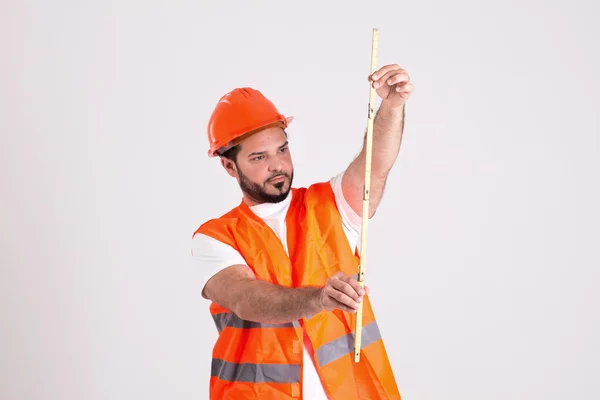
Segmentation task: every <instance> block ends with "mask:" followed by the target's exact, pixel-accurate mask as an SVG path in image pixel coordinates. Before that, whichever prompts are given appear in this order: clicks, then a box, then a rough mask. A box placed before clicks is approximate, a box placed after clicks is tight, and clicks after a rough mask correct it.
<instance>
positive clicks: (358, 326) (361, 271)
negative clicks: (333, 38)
mask: <svg viewBox="0 0 600 400" xmlns="http://www.w3.org/2000/svg"><path fill="white" fill-rule="evenodd" d="M378 40H379V30H378V29H377V28H374V29H373V39H372V45H371V74H370V75H369V78H370V76H371V75H372V74H373V73H375V71H376V69H377V49H378ZM374 109H375V88H374V87H373V81H371V79H369V113H368V120H367V140H366V145H365V186H364V190H363V208H362V229H361V242H360V264H359V265H358V282H359V283H360V285H361V286H362V287H364V286H365V283H364V281H365V264H366V255H367V225H368V222H369V195H370V193H369V192H370V190H371V153H372V146H373V119H374V114H375V111H374ZM363 303H364V302H363V301H361V302H360V303H359V305H358V310H357V312H356V319H355V332H356V333H355V336H354V362H359V361H360V350H361V340H362V317H363Z"/></svg>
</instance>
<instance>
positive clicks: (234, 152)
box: [220, 144, 241, 165]
mask: <svg viewBox="0 0 600 400" xmlns="http://www.w3.org/2000/svg"><path fill="white" fill-rule="evenodd" d="M240 150H241V147H240V145H239V144H238V145H236V146H233V147H232V148H230V149H228V150H227V151H224V152H223V153H221V154H220V156H221V157H225V158H227V159H229V160H231V161H233V162H234V163H235V164H236V165H237V157H238V154H239V152H240Z"/></svg>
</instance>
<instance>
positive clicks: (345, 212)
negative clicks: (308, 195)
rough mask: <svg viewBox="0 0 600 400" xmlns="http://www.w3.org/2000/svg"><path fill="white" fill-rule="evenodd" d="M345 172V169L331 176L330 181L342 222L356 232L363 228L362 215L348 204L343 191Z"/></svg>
mask: <svg viewBox="0 0 600 400" xmlns="http://www.w3.org/2000/svg"><path fill="white" fill-rule="evenodd" d="M344 172H345V171H342V172H340V173H339V174H337V175H336V176H334V177H333V178H331V181H330V183H331V187H332V188H333V193H334V195H335V202H336V204H337V208H338V210H339V212H340V215H341V216H342V224H343V225H344V227H345V228H347V229H350V230H351V231H353V232H354V233H358V232H360V230H361V228H362V217H361V216H360V215H358V214H357V213H356V211H354V210H353V209H352V207H350V204H348V201H346V198H345V197H344V193H343V191H342V178H343V177H344Z"/></svg>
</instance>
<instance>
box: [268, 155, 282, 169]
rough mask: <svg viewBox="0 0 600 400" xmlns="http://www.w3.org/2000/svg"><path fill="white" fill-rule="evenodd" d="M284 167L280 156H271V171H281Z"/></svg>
mask: <svg viewBox="0 0 600 400" xmlns="http://www.w3.org/2000/svg"><path fill="white" fill-rule="evenodd" d="M282 168H283V165H282V164H281V160H280V159H279V157H270V159H269V171H270V172H279V171H281V170H282Z"/></svg>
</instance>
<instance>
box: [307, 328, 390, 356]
mask: <svg viewBox="0 0 600 400" xmlns="http://www.w3.org/2000/svg"><path fill="white" fill-rule="evenodd" d="M379 339H381V333H380V332H379V327H378V326H377V321H373V322H371V323H370V324H367V325H365V326H363V328H362V335H361V348H364V347H365V346H368V345H370V344H371V343H373V342H376V341H378V340H379ZM348 353H352V354H354V332H351V333H348V334H346V335H344V336H342V337H340V338H337V339H335V340H333V341H331V342H329V343H327V344H324V345H323V346H321V347H319V348H318V349H317V351H316V356H317V360H319V365H320V366H321V367H323V366H325V365H327V364H329V363H330V362H332V361H335V360H337V359H338V358H340V357H343V356H344V355H346V354H348Z"/></svg>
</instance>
